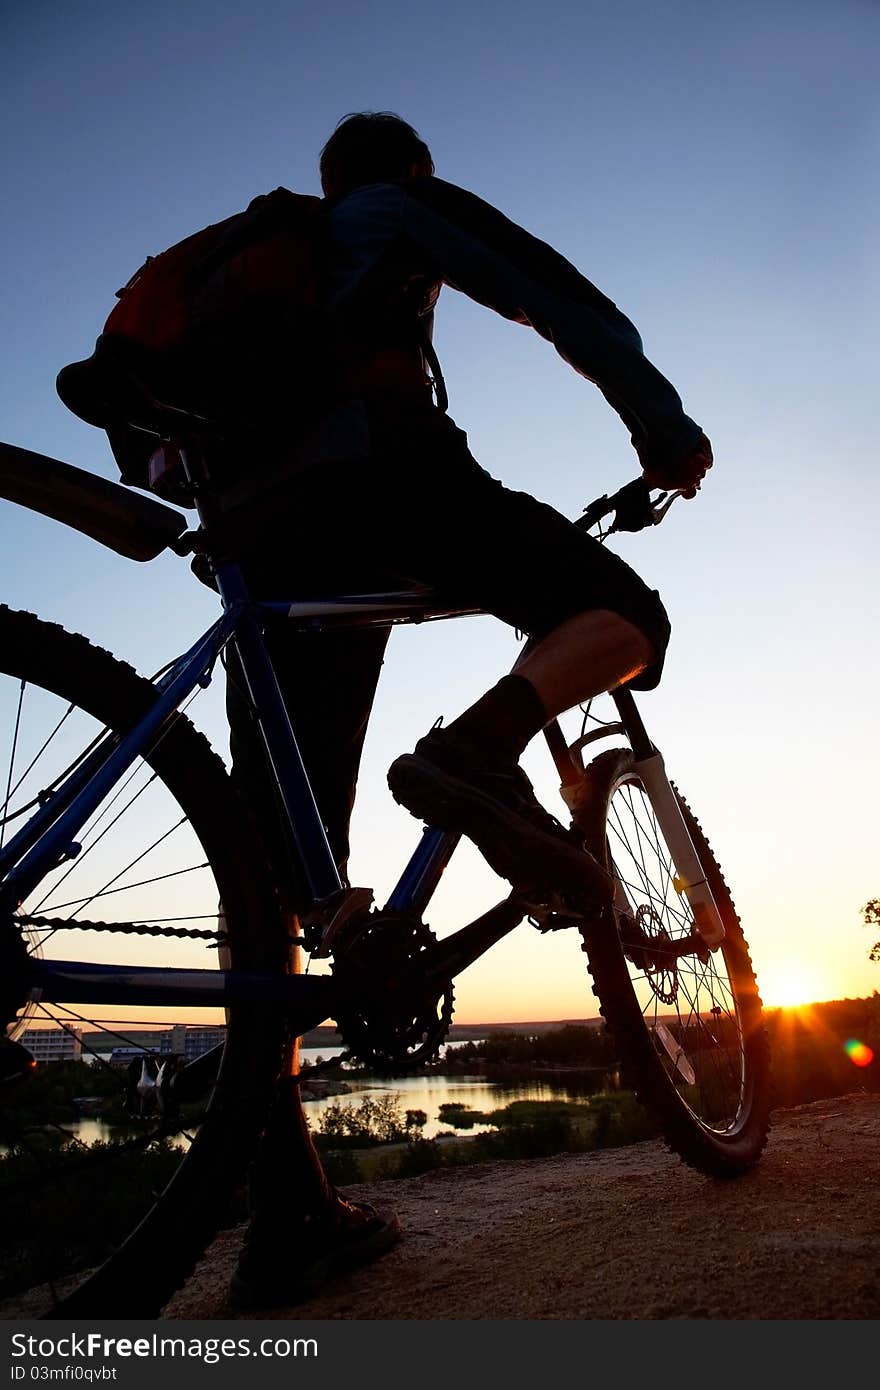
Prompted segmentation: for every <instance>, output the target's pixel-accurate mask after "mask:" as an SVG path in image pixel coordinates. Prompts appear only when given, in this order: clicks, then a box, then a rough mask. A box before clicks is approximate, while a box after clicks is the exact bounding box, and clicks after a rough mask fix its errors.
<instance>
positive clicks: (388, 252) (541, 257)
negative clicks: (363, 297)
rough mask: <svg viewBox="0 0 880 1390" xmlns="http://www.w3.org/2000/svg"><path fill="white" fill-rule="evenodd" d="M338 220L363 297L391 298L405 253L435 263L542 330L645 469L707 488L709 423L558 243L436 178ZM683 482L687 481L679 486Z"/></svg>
mask: <svg viewBox="0 0 880 1390" xmlns="http://www.w3.org/2000/svg"><path fill="white" fill-rule="evenodd" d="M338 216H339V217H340V219H341V220H342V228H341V230H342V232H343V239H346V240H349V244H350V245H351V247H352V257H353V259H352V261H350V263H349V270H350V272H351V273H352V279H350V280H349V284H350V286H351V285H353V283H354V282H355V281H356V280H357V278H358V272H360V275H361V278H362V281H363V288H364V290H365V291H367V292H369V291H368V283H370V282H371V283H370V288H372V289H373V290H374V291H375V290H379V292H380V294H381V280H382V278H383V267H384V268H385V269H386V270H391V269H392V267H393V263H394V261H396V260H397V259H398V255H399V256H400V257H401V258H402V259H405V260H408V261H412V262H413V263H416V264H421V265H424V266H425V268H426V269H427V270H428V272H429V273H430V274H432V275H433V276H435V277H436V279H438V280H442V281H443V282H444V283H445V284H447V285H449V286H451V287H452V288H454V289H458V290H461V291H462V293H464V294H466V295H467V296H468V297H469V298H470V299H473V300H475V301H476V302H477V303H480V304H484V305H486V307H487V308H490V309H493V310H494V311H495V312H496V313H498V314H501V315H502V316H503V317H504V318H507V319H510V320H511V321H512V322H515V323H522V324H526V325H528V326H530V327H532V328H534V329H535V331H536V332H537V333H539V334H540V335H541V336H542V337H543V338H545V339H546V340H547V341H548V342H551V343H552V344H553V346H554V347H555V348H556V351H557V352H558V353H559V354H560V356H561V357H562V358H563V359H564V360H565V361H566V362H568V363H569V364H570V365H571V366H572V367H573V368H574V369H575V371H577V372H579V373H580V374H581V375H582V376H584V377H586V378H587V379H588V380H590V381H592V382H594V383H595V384H596V385H597V386H598V387H599V389H600V391H602V393H603V395H604V396H605V398H606V400H607V401H608V402H609V404H610V405H611V406H612V407H613V408H614V410H616V411H617V413H618V414H619V415H620V417H621V419H622V420H623V422H624V424H625V425H626V426H627V428H628V429H629V431H630V435H631V438H632V442H633V445H634V447H635V448H636V450H637V452H638V454H639V458H640V460H641V462H642V466H643V467H644V468H645V469H646V472H647V471H650V472H652V473H653V474H654V475H655V476H656V478H657V480H658V482H657V485H658V486H679V485H683V484H686V485H688V486H690V485H691V483H692V482H696V483H697V484H698V483H699V480H700V478H699V477H697V478H695V479H694V478H692V476H691V474H692V469H691V466H690V465H689V464H688V462H687V461H688V460H689V459H691V457H692V456H693V454H694V451H695V450H697V449H700V448H703V447H704V446H705V448H708V440H706V439H705V436H704V435H703V433H702V430H701V429H700V427H699V425H697V424H695V422H694V421H693V420H691V419H690V418H689V417H688V416H687V415H685V413H684V410H683V407H682V403H681V400H680V398H679V396H678V394H677V392H676V391H675V389H674V387H673V386H672V385H671V383H670V382H669V381H667V380H666V378H665V377H664V376H663V375H662V374H661V373H660V372H659V371H658V370H657V368H656V367H654V366H653V364H652V363H651V362H650V361H649V360H648V358H647V357H646V356H645V354H644V351H643V348H642V341H641V338H640V337H639V334H638V332H637V330H636V328H635V326H634V325H633V324H632V323H631V322H630V320H629V319H628V318H627V317H626V315H625V314H622V313H621V312H620V310H619V309H618V308H617V306H616V305H615V304H614V303H613V302H612V301H611V300H610V299H608V298H607V296H605V295H604V294H602V293H601V291H600V290H598V289H597V288H596V286H595V285H593V284H592V283H591V282H590V281H589V280H587V279H586V278H585V277H584V276H583V275H581V274H580V272H579V271H577V270H576V269H575V267H574V266H573V265H571V263H570V262H569V261H567V260H566V259H565V258H564V257H563V256H560V255H559V253H558V252H557V251H555V250H554V249H553V248H552V247H551V246H548V245H547V244H546V243H545V242H542V241H540V240H538V238H537V237H534V236H532V235H531V234H530V233H529V232H526V231H524V230H523V228H522V227H519V226H517V224H516V223H514V222H511V221H510V219H509V218H506V217H505V216H504V215H503V214H502V213H500V212H498V210H497V209H496V208H493V207H492V206H490V204H488V203H485V202H483V200H482V199H480V198H477V197H476V196H475V195H474V194H473V193H468V192H466V191H465V190H464V189H461V188H458V187H456V186H455V185H454V184H450V183H446V182H444V181H443V180H442V179H437V178H422V179H414V180H411V181H410V182H408V183H407V184H405V185H396V184H381V185H378V184H377V185H373V186H371V187H368V188H363V189H359V190H358V191H357V192H355V193H354V194H352V195H350V196H349V198H348V199H346V200H345V202H344V203H343V204H342V205H341V206H340V207H339V209H338ZM349 219H350V220H351V225H352V226H353V227H355V226H356V231H357V235H356V236H352V237H351V238H350V239H348V238H345V236H344V224H345V222H346V221H347V220H349ZM380 248H382V249H381V250H380ZM407 253H408V254H407ZM358 255H359V256H360V258H361V263H360V266H358V264H357V257H358ZM709 457H710V460H711V453H710V456H709ZM705 466H709V465H708V464H706V465H705ZM705 466H704V467H702V468H701V471H700V465H697V470H698V471H699V472H700V477H702V474H703V473H704V472H705ZM673 475H674V476H676V477H679V476H680V477H681V479H682V483H681V484H679V483H677V482H673V481H672V478H673ZM667 477H668V478H669V481H668V482H663V481H662V478H667Z"/></svg>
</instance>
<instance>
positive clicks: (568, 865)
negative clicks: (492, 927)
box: [388, 729, 611, 909]
mask: <svg viewBox="0 0 880 1390" xmlns="http://www.w3.org/2000/svg"><path fill="white" fill-rule="evenodd" d="M388 785H389V787H390V788H391V793H392V795H393V797H394V799H395V801H397V802H399V804H400V805H401V806H405V807H406V809H407V810H408V811H409V812H411V814H412V815H414V816H417V817H418V818H419V819H420V820H423V821H425V822H427V824H428V825H432V826H436V827H437V828H438V829H440V830H460V831H461V832H462V833H463V834H465V835H467V836H468V838H469V839H471V840H473V842H474V844H475V845H476V846H477V848H478V849H479V850H480V852H481V853H482V855H483V857H484V858H485V859H486V860H487V862H488V863H489V865H490V867H491V868H492V869H494V870H495V872H496V873H497V874H498V875H499V876H500V877H501V878H506V879H507V880H508V882H509V883H510V884H512V886H513V888H514V889H515V890H516V892H517V893H520V894H521V895H522V896H523V897H525V898H528V899H530V900H531V901H535V902H542V901H543V902H546V901H547V899H548V895H553V894H555V893H561V894H563V895H564V896H565V898H566V899H567V900H569V899H570V900H571V902H572V905H573V906H578V907H586V906H589V907H590V909H592V908H593V907H595V905H596V903H597V901H598V902H602V903H604V902H607V901H610V897H611V878H610V876H609V875H608V874H607V873H606V871H605V869H604V868H603V867H602V865H601V864H599V862H598V860H596V859H594V858H593V856H592V855H591V854H590V853H589V852H588V851H587V850H586V849H584V847H583V843H582V841H581V840H580V839H579V838H578V837H577V833H576V832H573V831H571V830H566V829H565V827H564V826H562V825H560V823H559V821H558V820H556V819H555V817H553V816H551V815H550V813H549V812H548V811H545V810H544V807H543V806H542V805H541V804H540V802H539V801H538V799H537V797H536V796H535V793H534V789H533V787H532V784H531V782H530V781H529V779H528V777H527V776H526V774H525V773H524V772H523V770H522V768H520V767H519V766H518V765H517V764H516V763H513V762H512V763H509V764H503V765H501V766H495V767H493V766H489V765H487V764H485V763H482V762H481V761H480V758H479V753H478V752H477V751H475V750H474V749H473V748H471V747H468V746H467V745H466V744H464V743H463V742H462V740H460V739H459V738H458V736H457V735H456V734H455V733H454V732H453V731H452V730H451V729H432V730H431V732H430V733H429V734H426V735H425V737H424V738H422V739H419V741H418V743H417V744H416V746H415V750H414V751H413V752H412V753H405V754H403V756H402V757H399V758H396V759H395V761H394V762H393V763H392V764H391V767H390V768H389V770H388Z"/></svg>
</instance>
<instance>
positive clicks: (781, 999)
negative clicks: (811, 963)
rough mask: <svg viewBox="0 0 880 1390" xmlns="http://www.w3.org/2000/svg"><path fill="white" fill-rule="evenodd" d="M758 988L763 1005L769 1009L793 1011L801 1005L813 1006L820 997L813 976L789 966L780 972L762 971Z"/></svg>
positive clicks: (795, 966)
mask: <svg viewBox="0 0 880 1390" xmlns="http://www.w3.org/2000/svg"><path fill="white" fill-rule="evenodd" d="M758 988H759V989H760V992H761V998H762V999H763V1001H764V1003H765V1004H766V1005H767V1007H768V1008H771V1009H772V1008H781V1009H793V1008H797V1007H798V1006H799V1005H801V1004H813V1003H815V1002H816V1000H817V998H818V997H819V996H820V995H821V987H820V985H819V982H818V980H817V978H816V976H815V974H813V973H812V972H811V971H809V970H805V969H803V968H802V967H800V966H797V965H790V964H786V965H785V966H784V967H783V968H782V969H781V970H767V971H763V972H762V973H761V974H760V976H759V978H758Z"/></svg>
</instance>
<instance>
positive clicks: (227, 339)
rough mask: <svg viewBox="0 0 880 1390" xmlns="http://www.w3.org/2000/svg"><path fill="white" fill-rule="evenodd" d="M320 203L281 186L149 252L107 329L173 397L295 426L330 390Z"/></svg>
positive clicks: (264, 422) (202, 408) (249, 420)
mask: <svg viewBox="0 0 880 1390" xmlns="http://www.w3.org/2000/svg"><path fill="white" fill-rule="evenodd" d="M323 226H324V216H323V203H322V200H321V199H320V198H315V197H311V196H308V195H304V194H298V193H292V192H291V191H290V190H289V189H287V188H276V189H275V190H274V192H272V193H267V194H263V195H261V196H260V197H258V198H254V199H253V201H252V202H251V203H250V204H249V205H248V207H247V208H246V209H245V210H244V211H243V212H238V213H235V214H234V215H233V216H232V217H227V218H225V219H224V220H223V221H222V222H217V223H214V224H212V225H211V226H208V227H204V228H202V230H201V231H198V232H195V233H193V235H191V236H188V237H186V238H184V240H183V241H179V242H177V243H176V244H175V245H174V246H171V247H169V248H168V249H167V250H166V251H163V252H162V253H161V254H160V255H157V256H149V257H147V259H146V261H145V262H144V263H143V265H142V266H140V267H139V269H138V270H137V271H135V273H134V275H133V276H132V277H131V279H130V280H129V281H128V283H127V284H126V285H125V286H124V287H123V288H122V289H121V290H119V291H118V292H117V299H118V303H117V304H116V306H115V307H114V308H113V310H112V311H111V313H110V314H109V316H108V318H107V320H106V323H105V324H104V330H103V335H102V337H103V339H104V340H105V341H106V342H108V343H113V342H114V341H119V340H122V341H123V342H124V344H125V345H126V346H127V348H128V349H131V348H134V349H136V350H137V351H138V360H139V361H141V362H144V363H145V364H147V370H146V375H147V376H148V377H149V378H150V380H151V382H152V383H153V384H154V385H156V389H157V394H158V395H159V396H160V398H161V399H162V400H163V401H164V402H165V403H166V404H168V405H173V406H175V407H177V408H179V409H185V410H192V411H195V412H196V413H199V414H203V415H205V416H207V417H208V418H211V419H214V420H217V421H219V422H220V423H221V424H222V423H224V422H225V421H228V420H232V421H234V422H235V424H236V425H237V426H252V427H256V428H258V429H260V430H261V431H264V432H265V431H270V432H271V430H272V428H273V425H275V426H278V425H280V424H281V422H282V421H284V422H286V428H287V430H288V433H290V432H291V431H292V430H293V431H295V429H296V427H297V426H301V425H302V424H303V423H304V422H305V420H306V419H307V418H308V416H310V415H314V414H315V413H316V411H317V410H318V409H319V408H320V406H321V403H322V402H323V401H324V400H326V399H328V398H329V396H330V393H331V391H332V372H333V369H332V358H331V353H330V348H329V332H328V328H327V324H326V321H325V314H324V311H323V307H322V298H323V296H322V261H323V255H322V250H323Z"/></svg>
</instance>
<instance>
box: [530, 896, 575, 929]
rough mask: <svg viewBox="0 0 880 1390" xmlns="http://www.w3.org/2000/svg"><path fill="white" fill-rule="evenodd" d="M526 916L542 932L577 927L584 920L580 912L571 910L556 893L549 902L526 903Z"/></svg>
mask: <svg viewBox="0 0 880 1390" xmlns="http://www.w3.org/2000/svg"><path fill="white" fill-rule="evenodd" d="M527 916H528V920H529V923H530V925H531V926H533V927H535V929H536V930H537V931H539V932H541V933H542V934H543V933H545V932H551V931H568V930H569V929H570V928H572V927H578V928H579V927H582V926H583V925H584V922H585V920H586V918H585V917H584V914H583V913H582V912H573V911H572V909H571V908H570V907H568V905H567V904H565V903H564V902H563V901H562V899H561V898H560V897H559V895H558V894H556V893H554V894H553V897H552V898H551V900H550V902H549V903H528V904H527Z"/></svg>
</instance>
